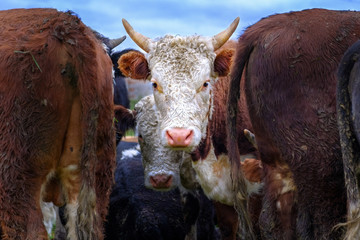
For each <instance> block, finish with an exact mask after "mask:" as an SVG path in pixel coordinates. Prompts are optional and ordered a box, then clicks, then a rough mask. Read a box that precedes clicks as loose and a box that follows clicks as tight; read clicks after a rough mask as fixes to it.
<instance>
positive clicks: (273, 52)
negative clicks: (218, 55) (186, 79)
mask: <svg viewBox="0 0 360 240" xmlns="http://www.w3.org/2000/svg"><path fill="white" fill-rule="evenodd" d="M359 20H360V13H359V12H356V11H333V10H326V9H307V10H303V11H295V12H289V13H283V14H275V15H271V16H269V17H266V18H263V19H261V20H260V21H258V22H257V23H255V24H253V25H251V26H250V27H248V28H247V29H246V30H245V31H244V33H243V34H242V35H241V36H240V37H239V39H238V45H237V49H236V54H235V59H234V63H233V65H232V69H231V82H230V91H229V94H228V98H229V100H228V105H227V108H228V110H227V113H228V114H227V116H228V137H229V141H228V142H229V157H230V162H231V164H232V165H233V168H232V178H233V179H234V181H235V184H237V183H238V182H239V180H241V179H243V174H242V171H240V170H239V169H241V166H240V165H239V164H238V159H239V150H238V147H237V145H236V139H237V138H238V137H239V136H238V135H237V132H236V124H237V120H236V118H237V117H236V116H237V114H236V112H237V111H238V107H237V105H236V103H237V101H238V99H239V97H242V95H243V94H241V93H240V91H239V89H240V86H241V83H242V82H244V83H245V89H246V91H245V96H246V100H247V104H248V110H249V115H250V119H251V123H252V126H253V132H254V134H255V138H256V143H257V147H258V151H259V152H260V159H261V161H262V165H263V168H264V172H265V176H264V199H263V209H262V211H261V214H260V218H259V225H260V226H261V233H262V237H264V238H265V239H294V238H300V239H339V238H340V237H341V236H342V234H343V229H342V228H334V226H335V225H337V224H338V223H341V222H343V221H345V216H346V191H345V183H344V173H343V164H342V160H341V159H342V158H341V148H340V141H339V133H338V127H337V117H336V97H335V96H336V82H337V81H336V72H337V67H338V64H339V62H340V59H341V57H342V55H343V54H344V52H345V51H346V49H348V47H349V46H351V45H352V44H353V43H354V42H355V41H356V40H357V39H358V38H359V36H360V21H359ZM240 153H241V152H240ZM236 188H242V186H241V185H240V184H239V186H238V187H236V185H235V189H236ZM279 194H284V195H283V196H281V197H280V198H279Z"/></svg>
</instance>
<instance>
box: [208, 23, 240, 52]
mask: <svg viewBox="0 0 360 240" xmlns="http://www.w3.org/2000/svg"><path fill="white" fill-rule="evenodd" d="M239 21H240V18H239V17H237V18H236V19H235V20H234V21H233V22H232V23H231V25H230V26H229V27H228V28H227V29H225V30H224V31H222V32H221V33H218V34H217V35H215V36H214V37H213V40H212V41H213V46H214V51H216V50H217V49H219V48H220V47H221V46H222V45H224V44H225V43H226V41H227V40H228V39H229V38H230V37H231V35H232V34H233V33H234V32H235V29H236V28H237V26H238V24H239Z"/></svg>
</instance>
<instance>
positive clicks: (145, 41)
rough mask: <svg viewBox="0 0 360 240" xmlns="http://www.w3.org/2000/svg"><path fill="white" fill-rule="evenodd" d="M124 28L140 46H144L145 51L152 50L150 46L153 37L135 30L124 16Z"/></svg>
mask: <svg viewBox="0 0 360 240" xmlns="http://www.w3.org/2000/svg"><path fill="white" fill-rule="evenodd" d="M122 22H123V25H124V28H125V30H126V32H127V33H128V34H129V36H130V37H131V39H132V40H133V41H134V42H135V43H136V44H137V45H138V46H139V47H140V48H142V49H143V50H144V51H145V52H147V53H148V52H149V51H150V47H149V44H150V42H151V39H150V38H148V37H146V36H144V35H142V34H141V33H138V32H135V30H134V29H133V28H132V27H131V25H130V24H129V23H128V22H127V21H126V20H125V19H124V18H123V19H122Z"/></svg>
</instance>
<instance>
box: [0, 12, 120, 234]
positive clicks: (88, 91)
mask: <svg viewBox="0 0 360 240" xmlns="http://www.w3.org/2000/svg"><path fill="white" fill-rule="evenodd" d="M0 18H1V23H0V28H1V31H0V62H1V64H0V71H1V75H0V206H1V207H0V223H1V228H2V233H3V236H2V237H3V239H47V233H46V231H45V228H44V226H43V223H42V215H41V210H40V204H39V201H40V199H41V197H42V196H45V195H46V196H48V197H50V198H51V199H48V200H50V201H53V202H57V203H59V204H63V203H70V205H71V206H76V207H77V209H75V210H73V211H75V216H74V217H73V219H72V220H74V221H75V223H76V225H74V226H71V227H72V228H73V229H72V232H73V233H74V234H76V235H75V236H68V237H69V238H71V239H102V238H103V234H102V232H103V220H104V219H105V216H106V213H107V204H108V197H109V194H110V187H111V184H112V181H113V169H114V166H115V138H114V137H115V135H114V134H115V131H114V128H113V116H114V114H113V99H112V98H113V97H112V64H111V60H110V58H109V56H108V55H107V54H106V52H105V50H104V48H103V47H102V46H101V44H100V42H99V41H98V40H97V39H96V38H95V36H94V35H93V33H92V31H91V30H90V29H89V28H88V27H86V26H85V25H84V24H83V23H82V22H81V21H80V19H79V18H78V17H76V16H74V15H73V14H71V13H63V12H58V11H57V10H55V9H14V10H6V11H0ZM49 174H51V177H50V178H51V180H50V179H48V178H47V177H48V175H49ZM47 179H48V180H49V182H51V184H50V185H47V186H44V185H46V180H47ZM42 186H43V191H44V192H41V189H42ZM60 189H61V192H53V191H60ZM49 192H52V194H49ZM59 201H60V202H59Z"/></svg>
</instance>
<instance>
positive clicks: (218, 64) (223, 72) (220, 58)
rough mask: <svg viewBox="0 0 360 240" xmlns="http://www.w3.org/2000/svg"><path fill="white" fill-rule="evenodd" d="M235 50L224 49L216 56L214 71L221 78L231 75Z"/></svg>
mask: <svg viewBox="0 0 360 240" xmlns="http://www.w3.org/2000/svg"><path fill="white" fill-rule="evenodd" d="M234 53H235V49H233V48H230V49H229V48H228V49H224V50H222V51H221V52H219V53H218V54H217V55H216V58H215V62H214V70H215V72H217V73H218V74H219V77H224V76H227V75H228V74H229V73H230V69H231V64H232V57H233V55H234Z"/></svg>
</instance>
